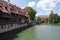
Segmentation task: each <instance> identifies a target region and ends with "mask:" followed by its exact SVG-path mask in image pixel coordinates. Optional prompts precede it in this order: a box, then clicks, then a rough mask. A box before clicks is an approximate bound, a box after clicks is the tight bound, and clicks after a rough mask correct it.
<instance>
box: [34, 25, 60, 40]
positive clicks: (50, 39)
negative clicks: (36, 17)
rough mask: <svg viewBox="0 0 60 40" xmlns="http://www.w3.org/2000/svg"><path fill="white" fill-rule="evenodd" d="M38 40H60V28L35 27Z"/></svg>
mask: <svg viewBox="0 0 60 40" xmlns="http://www.w3.org/2000/svg"><path fill="white" fill-rule="evenodd" d="M35 29H36V30H35V31H36V38H37V40H60V35H59V34H60V26H50V25H40V26H38V25H37V26H35Z"/></svg>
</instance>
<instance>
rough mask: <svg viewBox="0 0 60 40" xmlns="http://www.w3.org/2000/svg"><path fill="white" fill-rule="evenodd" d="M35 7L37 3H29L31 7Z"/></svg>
mask: <svg viewBox="0 0 60 40" xmlns="http://www.w3.org/2000/svg"><path fill="white" fill-rule="evenodd" d="M35 5H36V2H34V1H32V2H29V3H28V6H30V7H33V6H35Z"/></svg>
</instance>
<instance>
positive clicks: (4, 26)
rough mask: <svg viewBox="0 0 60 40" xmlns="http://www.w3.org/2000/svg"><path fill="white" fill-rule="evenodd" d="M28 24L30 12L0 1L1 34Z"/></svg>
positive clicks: (2, 0)
mask: <svg viewBox="0 0 60 40" xmlns="http://www.w3.org/2000/svg"><path fill="white" fill-rule="evenodd" d="M26 23H28V12H27V11H25V10H24V9H21V8H19V7H17V6H16V5H13V4H11V3H10V2H6V1H4V0H0V33H2V32H5V31H9V30H12V29H16V28H18V27H21V26H23V24H24V25H26Z"/></svg>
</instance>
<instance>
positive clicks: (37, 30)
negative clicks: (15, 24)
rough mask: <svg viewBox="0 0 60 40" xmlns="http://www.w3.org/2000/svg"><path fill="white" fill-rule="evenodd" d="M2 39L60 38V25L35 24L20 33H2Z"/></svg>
mask: <svg viewBox="0 0 60 40" xmlns="http://www.w3.org/2000/svg"><path fill="white" fill-rule="evenodd" d="M15 32H16V31H15ZM0 40H60V26H59V25H46V24H40V25H35V26H32V27H30V28H28V29H26V30H24V31H21V32H18V33H17V32H16V33H14V32H13V33H7V34H5V35H1V36H0Z"/></svg>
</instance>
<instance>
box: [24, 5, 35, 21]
mask: <svg viewBox="0 0 60 40" xmlns="http://www.w3.org/2000/svg"><path fill="white" fill-rule="evenodd" d="M24 9H25V10H26V11H27V12H28V14H29V17H30V20H34V18H35V15H36V11H35V10H34V9H33V8H31V7H28V6H27V7H25V8H24Z"/></svg>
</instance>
